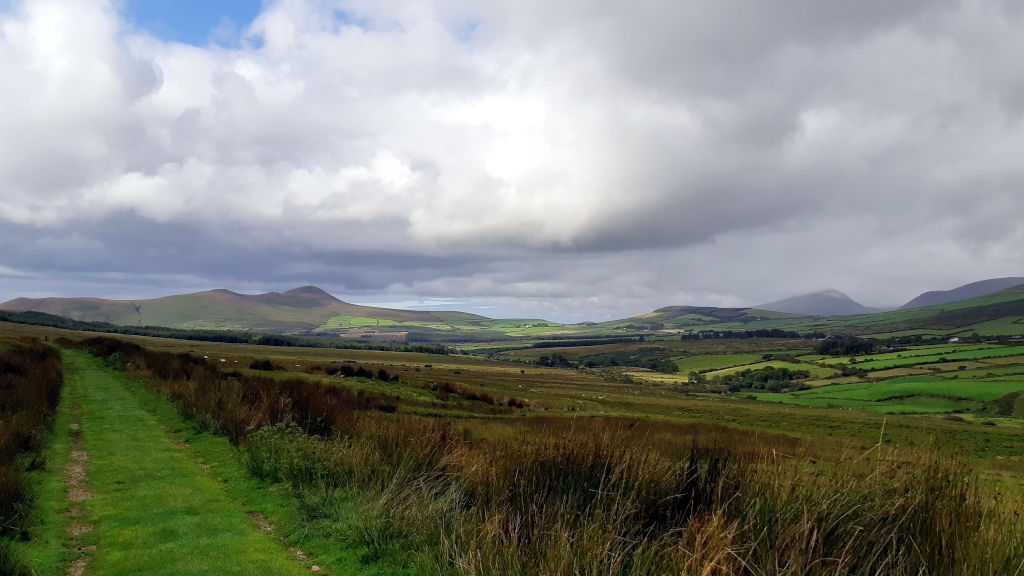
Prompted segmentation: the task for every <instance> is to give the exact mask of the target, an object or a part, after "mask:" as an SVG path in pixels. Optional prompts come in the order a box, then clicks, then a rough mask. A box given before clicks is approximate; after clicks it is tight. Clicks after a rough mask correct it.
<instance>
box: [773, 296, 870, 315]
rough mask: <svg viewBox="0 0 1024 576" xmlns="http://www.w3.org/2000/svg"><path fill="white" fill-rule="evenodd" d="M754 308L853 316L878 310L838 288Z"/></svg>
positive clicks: (808, 313) (807, 313) (806, 313)
mask: <svg viewBox="0 0 1024 576" xmlns="http://www.w3.org/2000/svg"><path fill="white" fill-rule="evenodd" d="M756 308H759V309H761V310H774V311H775V312H786V313H789V314H803V315H807V316H853V315H855V314H871V313H874V312H879V309H877V308H868V307H867V306H864V305H862V304H859V303H858V302H855V301H854V300H853V299H851V298H850V297H849V296H847V295H846V294H843V293H842V292H840V291H838V290H822V291H820V292H814V293H812V294H804V295H803V296H794V297H792V298H786V299H785V300H778V301H776V302H769V303H768V304H761V305H760V306H756Z"/></svg>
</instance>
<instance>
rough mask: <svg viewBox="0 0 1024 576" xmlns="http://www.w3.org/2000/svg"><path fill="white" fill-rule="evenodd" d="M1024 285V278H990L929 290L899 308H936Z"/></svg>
mask: <svg viewBox="0 0 1024 576" xmlns="http://www.w3.org/2000/svg"><path fill="white" fill-rule="evenodd" d="M1020 285H1024V277H1020V276H1007V277H1003V278H989V279H986V280H978V281H977V282H971V283H969V284H964V285H963V286H958V287H956V288H952V289H950V290H929V291H928V292H923V293H921V294H919V295H918V296H916V297H914V298H912V299H911V300H910V301H909V302H907V303H906V304H904V305H902V306H900V307H899V310H907V309H910V308H920V307H923V306H935V305H939V304H951V303H953V302H960V301H962V300H969V299H971V298H979V297H981V296H988V295H990V294H995V293H997V292H1000V291H1003V290H1007V289H1009V288H1014V287H1016V286H1020Z"/></svg>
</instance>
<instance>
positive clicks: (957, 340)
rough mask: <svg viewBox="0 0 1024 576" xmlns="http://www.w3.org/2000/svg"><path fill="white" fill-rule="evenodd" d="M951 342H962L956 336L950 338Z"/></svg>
mask: <svg viewBox="0 0 1024 576" xmlns="http://www.w3.org/2000/svg"><path fill="white" fill-rule="evenodd" d="M949 341H950V342H959V341H960V339H959V338H957V337H956V336H953V337H952V338H950V339H949Z"/></svg>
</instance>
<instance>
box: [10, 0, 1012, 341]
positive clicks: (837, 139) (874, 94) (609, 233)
mask: <svg viewBox="0 0 1024 576" xmlns="http://www.w3.org/2000/svg"><path fill="white" fill-rule="evenodd" d="M1021 62H1024V5H1022V4H1020V3H1018V2H1013V1H1010V0H1007V1H996V0H964V1H948V0H927V1H925V0H905V1H901V2H892V1H890V0H864V1H862V2H853V3H834V2H820V1H818V0H778V1H775V2H760V1H757V0H749V1H740V0H724V1H721V2H703V1H701V2H697V1H686V0H679V1H676V2H668V3H666V2H661V1H655V0H637V1H631V2H606V1H597V0H566V1H563V2H557V3H551V2H547V1H540V0H516V1H508V2H491V1H487V0H437V1H436V2H430V1H426V0H424V1H405V0H397V1H387V0H367V1H362V0H351V1H349V0H341V1H332V0H308V1H306V0H266V1H264V2H244V1H241V0H230V1H218V2H208V1H200V0H188V1H182V0H174V1H171V0H151V1H148V2H147V1H145V0H113V1H104V0H88V1H87V0H31V1H25V2H21V1H17V0H0V78H3V81H2V82H0V301H4V300H7V299H10V298H15V297H19V296H35V297H38V296H97V297H107V298H132V299H140V298H147V297H156V296H163V295H169V294H176V293H183V292H192V291H198V290H206V289H212V288H229V289H232V290H236V291H239V292H246V293H256V292H265V291H271V290H277V291H283V290H287V289H290V288H293V287H296V286H300V285H307V284H313V285H317V286H320V287H321V288H323V289H325V290H327V291H329V292H331V293H332V294H335V295H336V296H339V297H341V298H343V299H345V300H347V301H351V302H355V303H366V304H384V305H394V306H403V307H413V308H416V307H422V308H445V309H459V310H467V311H472V312H477V313H481V314H485V315H488V316H494V317H501V316H504V317H510V316H520V317H543V318H547V319H551V320H559V321H580V320H605V319H610V318H621V317H627V316H632V315H636V314H641V313H644V312H647V311H650V310H652V309H655V308H658V307H661V306H668V305H688V304H689V305H710V306H742V305H756V304H758V303H764V302H768V301H772V300H777V299H780V298H784V297H788V296H793V295H797V294H801V293H806V292H811V291H815V290H820V289H825V288H834V289H838V290H841V291H843V292H845V293H846V294H848V295H850V296H851V297H853V298H854V299H856V300H858V301H859V302H861V303H863V304H867V305H873V306H894V305H899V304H901V303H903V302H906V301H907V300H910V299H911V298H913V297H914V296H916V295H917V294H919V293H921V292H923V291H926V290H935V289H949V288H953V287H956V286H959V285H961V284H965V283H968V282H972V281H975V280H981V279H984V278H992V277H1001V276H1022V275H1024V250H1022V248H1021V247H1022V246H1024V225H1022V222H1024V161H1022V158H1024V67H1022V66H1021Z"/></svg>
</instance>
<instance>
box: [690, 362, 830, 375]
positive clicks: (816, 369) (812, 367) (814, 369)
mask: <svg viewBox="0 0 1024 576" xmlns="http://www.w3.org/2000/svg"><path fill="white" fill-rule="evenodd" d="M768 366H771V367H773V368H789V369H790V370H807V371H808V372H810V373H811V378H828V377H830V376H835V375H837V374H839V370H836V369H835V368H829V367H827V366H818V365H816V364H802V363H798V362H787V361H785V360H767V361H764V362H757V363H756V364H749V365H745V366H735V367H732V368H725V369H723V370H716V371H714V372H708V374H707V376H708V378H718V377H722V376H725V375H727V374H735V373H736V372H742V371H743V370H758V369H760V368H767V367H768Z"/></svg>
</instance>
